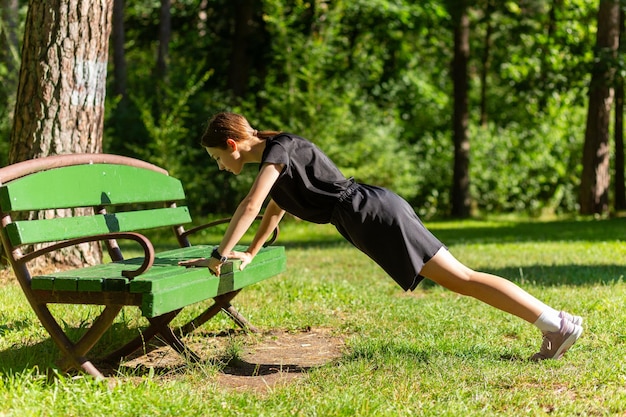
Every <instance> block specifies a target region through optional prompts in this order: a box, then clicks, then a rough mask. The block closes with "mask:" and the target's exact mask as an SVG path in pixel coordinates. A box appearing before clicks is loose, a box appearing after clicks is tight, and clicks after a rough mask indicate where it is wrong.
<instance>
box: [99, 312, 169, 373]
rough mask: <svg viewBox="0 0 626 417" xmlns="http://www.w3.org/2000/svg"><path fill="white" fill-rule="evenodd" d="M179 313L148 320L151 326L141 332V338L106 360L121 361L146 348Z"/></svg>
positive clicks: (127, 344)
mask: <svg viewBox="0 0 626 417" xmlns="http://www.w3.org/2000/svg"><path fill="white" fill-rule="evenodd" d="M178 313H180V309H178V310H174V311H171V312H169V313H166V314H163V315H160V316H158V317H155V318H152V319H148V320H149V321H150V326H148V327H147V328H146V329H145V330H143V331H142V332H141V334H139V336H137V337H135V338H134V339H132V340H131V341H130V342H128V343H126V344H125V345H124V346H122V347H120V348H119V349H117V350H115V351H113V352H111V353H109V354H108V355H107V356H106V357H105V359H107V360H111V361H120V360H121V359H122V358H124V357H125V356H128V355H130V354H131V353H133V352H134V351H136V350H137V349H139V348H141V347H144V346H145V345H146V344H147V343H148V341H150V340H152V338H153V337H154V336H156V335H157V334H158V333H159V331H160V330H161V329H162V328H163V326H167V325H169V323H170V322H171V321H172V320H174V317H176V316H177V315H178Z"/></svg>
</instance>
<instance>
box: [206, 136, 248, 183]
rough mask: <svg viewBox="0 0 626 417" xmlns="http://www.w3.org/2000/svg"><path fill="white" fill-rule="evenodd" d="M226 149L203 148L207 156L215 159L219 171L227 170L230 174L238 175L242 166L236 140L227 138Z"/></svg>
mask: <svg viewBox="0 0 626 417" xmlns="http://www.w3.org/2000/svg"><path fill="white" fill-rule="evenodd" d="M229 142H232V143H228V147H227V148H226V149H221V148H205V149H206V151H207V153H208V154H209V156H210V157H211V158H213V159H215V162H217V166H218V167H219V169H220V171H224V170H225V171H228V172H230V173H232V174H235V175H239V173H241V169H242V167H243V163H242V161H241V155H240V154H239V151H238V150H237V142H235V141H232V140H229Z"/></svg>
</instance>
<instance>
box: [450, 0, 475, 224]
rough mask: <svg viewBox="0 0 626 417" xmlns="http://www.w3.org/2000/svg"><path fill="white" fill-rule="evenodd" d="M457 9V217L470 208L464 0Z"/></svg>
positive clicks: (454, 184) (467, 49)
mask: <svg viewBox="0 0 626 417" xmlns="http://www.w3.org/2000/svg"><path fill="white" fill-rule="evenodd" d="M457 3H458V6H459V9H457V11H456V13H458V15H457V18H456V19H455V27H454V61H453V68H452V77H453V82H454V114H453V122H452V124H453V133H452V134H453V141H454V172H453V179H452V198H451V200H452V201H451V202H452V212H451V214H452V216H453V217H458V218H464V217H469V215H470V214H471V213H470V211H471V210H470V209H471V198H470V192H469V188H470V174H469V162H470V159H469V158H470V142H469V138H468V134H467V128H468V123H469V111H468V88H469V82H468V73H467V66H468V61H469V53H470V47H469V33H470V29H469V16H468V15H467V4H466V2H465V0H461V1H458V2H457Z"/></svg>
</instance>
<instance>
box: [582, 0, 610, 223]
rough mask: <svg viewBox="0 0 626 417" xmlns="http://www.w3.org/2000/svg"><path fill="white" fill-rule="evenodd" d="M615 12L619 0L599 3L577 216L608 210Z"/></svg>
mask: <svg viewBox="0 0 626 417" xmlns="http://www.w3.org/2000/svg"><path fill="white" fill-rule="evenodd" d="M619 11H620V7H619V0H600V9H599V11H598V32H597V37H596V60H595V63H594V65H593V68H592V71H591V83H590V85H589V106H588V109H587V127H586V130H585V143H584V147H583V172H582V177H581V182H580V190H579V196H578V197H579V204H580V213H581V214H603V213H606V212H607V211H608V207H609V201H608V200H609V185H610V173H609V156H610V155H609V154H610V152H609V122H610V115H611V107H612V105H613V81H614V80H613V79H614V75H615V67H616V64H615V60H616V55H617V49H618V45H619Z"/></svg>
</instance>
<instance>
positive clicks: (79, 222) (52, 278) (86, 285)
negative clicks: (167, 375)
mask: <svg viewBox="0 0 626 417" xmlns="http://www.w3.org/2000/svg"><path fill="white" fill-rule="evenodd" d="M184 199H185V194H184V190H183V186H182V184H181V182H180V181H179V180H178V179H176V178H174V177H171V176H169V175H168V173H167V171H165V170H163V169H161V168H159V167H157V166H154V165H151V164H148V163H146V162H144V161H139V160H136V159H132V158H127V157H122V156H118V155H106V154H70V155H56V156H50V157H46V158H38V159H33V160H30V161H25V162H21V163H18V164H14V165H10V166H7V167H4V168H0V216H1V221H2V224H1V226H0V230H1V233H0V235H1V238H2V245H3V247H4V252H5V253H6V256H7V257H8V259H9V261H10V263H11V266H12V267H13V271H14V273H15V276H16V278H17V280H18V281H19V284H20V286H21V287H22V289H23V291H24V294H25V295H26V298H27V300H28V301H29V303H30V305H31V306H32V308H33V310H34V311H35V313H36V314H37V316H38V318H39V320H40V321H41V323H42V324H43V326H44V327H45V328H46V330H47V331H48V333H49V334H50V336H51V338H52V339H53V340H54V342H55V343H56V345H57V346H58V347H59V349H60V350H61V353H62V355H63V357H62V358H61V360H60V362H59V367H60V368H61V369H62V370H63V371H68V370H70V369H72V368H75V369H82V370H84V371H86V372H87V373H89V374H91V375H93V376H95V377H97V378H101V377H103V374H102V373H101V372H100V370H98V369H97V367H96V366H95V365H94V364H93V363H92V361H91V360H90V359H88V358H87V354H88V353H89V352H90V351H91V349H92V348H93V347H94V346H95V344H96V343H97V342H98V340H100V338H101V337H102V335H103V334H104V333H105V332H106V331H107V330H108V329H109V328H110V327H111V325H112V323H113V321H114V320H115V318H116V317H117V315H118V314H119V313H120V311H121V309H122V308H123V307H124V306H137V307H138V308H139V309H140V310H141V313H142V315H143V316H145V317H146V318H147V320H148V323H147V326H146V328H145V329H143V330H142V333H141V334H140V335H138V336H137V337H136V338H135V339H133V340H130V341H128V342H127V343H126V344H125V345H123V346H122V347H121V348H119V349H117V350H115V351H114V352H110V354H109V355H108V356H107V357H106V358H107V359H110V360H120V359H121V358H123V357H124V356H127V355H128V354H130V353H132V352H133V351H135V350H137V349H138V348H141V347H142V346H145V345H146V343H147V342H148V341H149V340H150V339H152V338H153V337H155V336H157V335H158V336H159V337H160V338H161V339H162V340H164V341H165V342H166V343H168V344H169V345H170V346H172V347H173V348H174V349H175V350H177V351H178V352H180V353H184V354H185V355H186V356H187V357H190V358H192V359H198V356H197V355H196V354H195V353H193V352H192V351H191V350H189V349H188V348H187V347H186V346H185V344H184V342H183V340H182V339H181V337H182V336H184V335H185V334H187V333H189V332H191V331H193V330H194V329H195V328H197V327H198V326H201V325H202V324H203V323H205V322H206V321H207V320H209V319H211V318H212V317H213V316H214V315H215V314H217V313H218V312H219V311H226V312H227V313H228V314H229V315H230V316H231V317H232V318H233V319H234V320H235V322H236V323H237V324H238V325H240V326H242V327H244V328H248V329H250V330H252V331H254V330H256V329H255V328H254V327H253V326H251V325H250V323H248V322H247V321H246V320H245V318H244V317H242V316H241V315H240V314H239V313H238V312H237V310H236V309H235V308H234V307H233V306H232V305H231V304H230V301H231V300H232V298H233V297H235V296H236V295H237V293H238V292H239V291H240V290H241V289H242V288H244V287H246V286H248V285H251V284H254V283H257V282H259V281H262V280H264V279H267V278H270V277H272V276H275V275H277V274H279V273H281V272H282V271H284V270H285V264H286V261H285V252H284V248H283V247H280V246H269V244H271V243H272V242H273V241H274V239H275V238H276V237H277V234H278V230H276V231H275V232H274V235H273V236H272V238H271V240H270V241H269V242H268V243H267V244H266V246H265V247H264V248H263V249H262V250H261V251H260V252H259V254H258V255H257V256H256V257H255V259H254V261H253V262H252V263H250V264H249V265H248V266H247V267H246V268H245V269H244V270H243V271H240V270H239V261H238V260H233V261H229V262H227V263H226V264H225V265H223V266H222V273H221V275H220V277H215V276H213V275H211V274H210V271H209V270H208V268H186V267H183V266H179V265H178V262H179V261H182V260H186V259H193V258H197V257H208V256H209V254H210V252H211V249H212V247H213V246H212V245H206V244H203V245H191V244H190V241H189V236H190V235H192V234H194V233H196V232H198V231H200V230H203V229H205V228H207V227H211V226H214V225H216V224H220V223H225V222H228V219H223V220H219V221H216V222H212V223H208V224H204V225H201V226H196V227H193V228H190V229H188V230H185V228H184V227H183V225H186V224H189V223H191V216H190V214H189V210H188V208H187V207H186V206H184V205H182V204H181V202H184ZM33 213H39V216H34V215H33ZM41 213H45V215H41ZM33 217H38V218H33ZM154 228H171V229H172V230H173V233H174V235H175V237H176V240H177V242H178V244H179V246H180V247H179V248H176V249H173V250H168V251H163V252H158V253H157V252H155V250H154V245H153V243H152V242H151V241H150V240H149V239H148V238H147V237H146V236H145V235H143V234H141V233H140V232H141V231H143V230H147V229H154ZM121 240H132V241H134V242H136V243H137V244H138V245H139V246H137V245H135V246H136V247H140V248H141V249H142V250H143V252H144V255H143V256H141V257H137V258H132V259H125V257H124V254H123V253H122V250H121V249H120V246H119V245H118V241H121ZM86 242H101V244H102V245H103V246H104V247H105V248H106V250H107V252H108V254H109V256H110V258H111V259H112V261H111V262H109V263H103V264H99V265H94V266H80V267H77V268H74V269H70V270H62V271H60V272H51V273H46V274H45V275H37V276H34V274H33V273H32V272H31V271H32V268H33V262H34V261H35V260H37V258H39V257H41V256H44V255H47V254H50V253H52V252H56V251H59V250H62V249H64V248H68V247H71V246H75V245H79V244H82V243H86ZM131 246H132V245H131ZM135 253H136V252H135ZM205 300H213V302H212V303H209V304H210V305H209V307H208V308H207V309H206V310H205V311H204V312H203V313H202V314H200V315H199V316H197V317H196V318H194V319H193V320H192V321H190V322H189V323H187V324H185V325H183V326H181V327H180V328H178V329H172V328H171V321H172V320H173V319H174V318H175V317H176V316H177V315H178V313H179V312H180V311H181V309H183V308H184V307H186V306H189V305H191V304H195V303H198V302H202V301H205ZM51 303H62V304H93V305H101V306H104V308H103V309H102V310H101V313H100V315H99V316H98V317H97V318H96V319H95V320H93V322H92V324H91V326H90V327H89V329H88V330H86V331H85V332H84V334H83V335H82V336H81V337H80V338H79V339H78V340H77V341H72V340H71V339H70V337H69V336H68V335H67V333H66V331H64V329H63V327H62V326H61V325H60V324H59V322H60V320H59V318H58V317H57V318H55V317H54V315H53V314H52V312H51V310H50V309H49V308H48V305H49V304H51Z"/></svg>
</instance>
